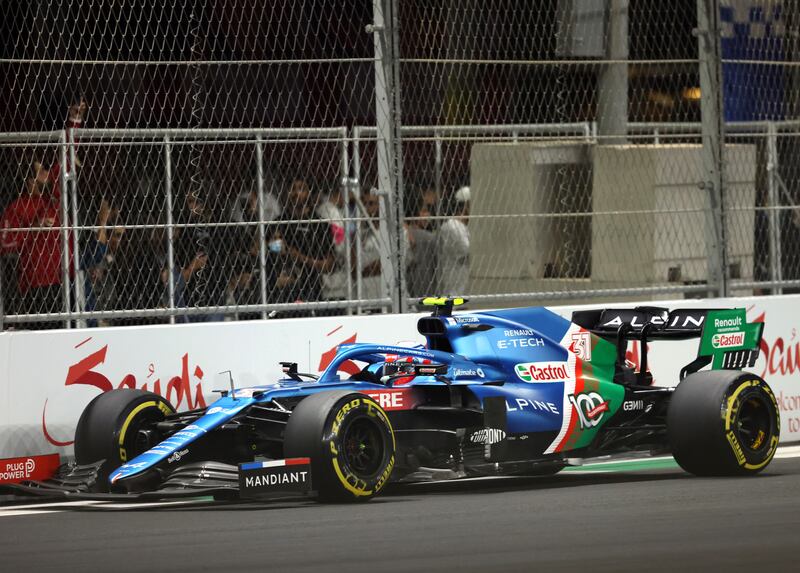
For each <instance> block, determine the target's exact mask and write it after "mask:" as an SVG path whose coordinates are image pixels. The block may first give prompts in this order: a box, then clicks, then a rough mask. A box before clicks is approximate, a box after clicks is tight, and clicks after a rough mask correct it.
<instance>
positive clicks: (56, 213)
mask: <svg viewBox="0 0 800 573" xmlns="http://www.w3.org/2000/svg"><path fill="white" fill-rule="evenodd" d="M54 171H55V168H54V169H53V170H50V171H48V170H47V169H46V168H45V167H44V165H42V163H41V162H39V161H34V162H33V164H32V165H31V167H30V171H29V173H28V177H27V179H26V180H25V190H24V191H23V193H22V194H21V195H20V197H18V198H17V199H16V200H15V201H14V202H12V203H11V204H10V205H9V206H8V207H7V208H6V210H5V212H4V213H3V215H2V227H3V237H2V244H3V249H4V252H6V253H10V252H16V253H17V255H18V265H17V269H18V271H17V272H18V276H17V287H18V289H19V293H20V296H21V299H22V300H21V308H19V309H18V310H19V311H20V312H21V313H24V314H29V313H54V312H60V311H63V310H64V308H63V301H62V298H61V279H62V274H63V266H62V265H63V263H62V260H61V255H62V250H61V246H62V233H61V232H60V231H59V230H58V229H57V227H60V226H61V191H60V186H58V185H55V184H54V181H53V177H52V174H53V172H54ZM55 173H58V172H57V171H55ZM70 262H71V259H70ZM34 327H36V325H34ZM40 327H57V324H42V325H41V326H40Z"/></svg>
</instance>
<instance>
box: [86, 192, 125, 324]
mask: <svg viewBox="0 0 800 573" xmlns="http://www.w3.org/2000/svg"><path fill="white" fill-rule="evenodd" d="M114 214H115V213H112V209H111V207H110V205H109V204H108V202H107V201H106V200H105V199H104V200H103V201H102V202H101V204H100V212H99V213H98V215H97V226H98V227H99V229H98V230H97V231H96V232H95V234H94V235H92V236H91V237H90V239H89V240H88V241H87V244H86V247H85V248H84V250H83V255H82V257H81V268H82V269H83V270H84V271H85V272H86V276H85V279H84V295H85V297H86V306H85V308H86V310H87V311H89V312H91V311H95V310H97V311H102V310H113V309H114V308H117V297H116V284H117V280H116V279H117V275H118V272H117V270H118V268H119V265H117V264H116V263H117V262H118V261H117V259H118V257H119V254H120V244H121V242H122V237H123V235H124V233H125V227H122V226H115V227H113V228H111V229H109V228H108V227H107V225H108V223H109V220H110V219H111V218H112V215H114ZM116 214H118V213H116ZM109 324H110V321H109V320H104V319H101V320H100V321H98V320H94V319H91V320H89V321H88V325H89V326H108V325H109Z"/></svg>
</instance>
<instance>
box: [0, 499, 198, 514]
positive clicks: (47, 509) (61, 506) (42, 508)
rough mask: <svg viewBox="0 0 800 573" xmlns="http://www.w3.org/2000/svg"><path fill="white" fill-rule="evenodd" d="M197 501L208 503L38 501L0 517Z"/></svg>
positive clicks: (12, 508) (173, 503) (7, 510)
mask: <svg viewBox="0 0 800 573" xmlns="http://www.w3.org/2000/svg"><path fill="white" fill-rule="evenodd" d="M197 503H210V502H209V501H208V500H207V499H190V500H186V499H183V500H177V501H152V502H131V503H119V502H116V501H99V500H79V501H65V502H58V503H38V504H27V505H13V506H9V507H7V508H5V509H0V517H19V516H23V515H34V514H37V513H58V512H60V511H64V510H69V509H78V508H84V509H88V510H93V511H94V510H96V511H115V510H124V509H147V508H154V507H175V506H185V505H193V504H197Z"/></svg>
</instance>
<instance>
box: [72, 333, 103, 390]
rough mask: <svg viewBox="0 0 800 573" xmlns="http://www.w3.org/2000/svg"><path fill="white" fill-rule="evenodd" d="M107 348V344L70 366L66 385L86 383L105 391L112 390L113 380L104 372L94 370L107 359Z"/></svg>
mask: <svg viewBox="0 0 800 573" xmlns="http://www.w3.org/2000/svg"><path fill="white" fill-rule="evenodd" d="M107 350H108V345H105V346H103V348H101V349H100V350H98V351H97V352H94V353H92V354H90V355H89V356H87V357H86V358H84V359H83V360H81V361H79V362H77V363H75V364H73V365H72V366H70V367H69V370H68V371H67V380H66V382H64V386H70V385H72V384H86V385H88V386H94V387H96V388H99V389H100V390H102V391H103V392H108V391H109V390H111V388H113V386H112V385H111V381H110V380H109V379H108V378H106V377H105V376H103V375H102V374H100V373H98V372H94V371H93V370H92V368H94V367H95V366H99V365H100V364H103V363H104V362H105V361H106V351H107Z"/></svg>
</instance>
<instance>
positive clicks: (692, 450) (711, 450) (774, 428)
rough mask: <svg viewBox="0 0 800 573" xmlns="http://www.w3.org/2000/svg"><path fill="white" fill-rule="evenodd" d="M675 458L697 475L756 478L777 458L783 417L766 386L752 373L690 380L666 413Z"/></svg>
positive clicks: (728, 372)
mask: <svg viewBox="0 0 800 573" xmlns="http://www.w3.org/2000/svg"><path fill="white" fill-rule="evenodd" d="M667 434H668V436H669V443H670V446H671V447H672V455H673V456H674V457H675V460H676V461H677V462H678V464H679V465H680V466H681V467H682V468H683V469H685V470H686V471H687V472H689V473H692V474H695V475H698V476H734V475H753V474H756V473H758V472H760V471H761V470H763V469H764V468H765V467H766V466H767V465H768V464H769V463H770V461H771V460H772V457H773V456H774V455H775V450H776V448H777V447H778V439H779V437H780V414H779V412H778V404H777V402H776V400H775V395H774V394H773V393H772V390H771V389H770V387H769V386H768V385H767V383H766V382H765V381H764V380H762V379H761V378H759V377H758V376H756V375H755V374H751V373H748V372H739V371H732V370H713V371H710V372H698V373H695V374H692V375H690V376H687V377H686V379H684V380H683V381H682V382H681V383H680V384H678V387H677V388H676V389H675V392H674V393H673V394H672V397H671V399H670V404H669V410H668V412H667Z"/></svg>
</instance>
